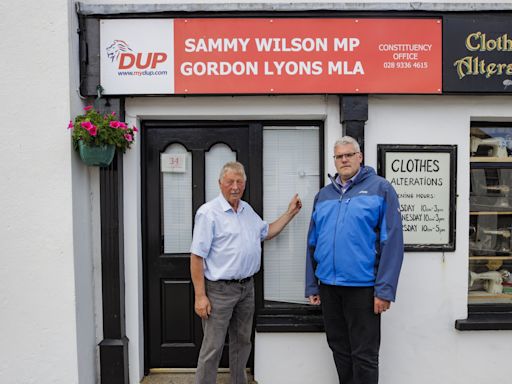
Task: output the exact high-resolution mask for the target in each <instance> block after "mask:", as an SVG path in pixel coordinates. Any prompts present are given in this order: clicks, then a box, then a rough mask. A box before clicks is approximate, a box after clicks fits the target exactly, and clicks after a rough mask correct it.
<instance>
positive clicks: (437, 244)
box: [377, 144, 457, 251]
mask: <svg viewBox="0 0 512 384" xmlns="http://www.w3.org/2000/svg"><path fill="white" fill-rule="evenodd" d="M377 150H378V166H377V170H378V173H379V174H380V175H381V176H383V177H385V178H386V179H387V180H388V181H389V182H390V183H391V184H392V185H393V187H394V188H395V190H396V192H397V194H398V198H399V200H400V209H401V212H402V226H403V231H404V243H405V250H406V251H454V250H455V208H456V200H455V195H456V163H457V161H456V160H457V146H456V145H387V144H386V145H378V146H377Z"/></svg>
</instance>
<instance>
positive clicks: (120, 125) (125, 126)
mask: <svg viewBox="0 0 512 384" xmlns="http://www.w3.org/2000/svg"><path fill="white" fill-rule="evenodd" d="M119 128H121V129H126V128H128V126H127V125H126V124H125V123H121V122H119Z"/></svg>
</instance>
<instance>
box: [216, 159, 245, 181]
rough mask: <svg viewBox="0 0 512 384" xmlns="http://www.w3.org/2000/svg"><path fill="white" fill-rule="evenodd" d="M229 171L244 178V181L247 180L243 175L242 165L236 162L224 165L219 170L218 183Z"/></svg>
mask: <svg viewBox="0 0 512 384" xmlns="http://www.w3.org/2000/svg"><path fill="white" fill-rule="evenodd" d="M229 171H232V172H235V173H238V174H240V175H242V176H243V177H244V181H246V180H247V176H246V175H245V168H244V165H243V164H242V163H239V162H238V161H230V162H228V163H226V164H224V166H223V167H222V169H221V170H220V174H219V181H220V180H222V178H223V177H224V175H225V174H226V172H229Z"/></svg>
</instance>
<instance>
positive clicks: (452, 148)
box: [377, 144, 457, 252]
mask: <svg viewBox="0 0 512 384" xmlns="http://www.w3.org/2000/svg"><path fill="white" fill-rule="evenodd" d="M396 152H400V153H410V154H411V155H413V154H414V153H422V154H424V153H448V154H449V157H450V160H449V161H450V164H449V180H450V187H449V194H450V196H449V215H448V242H446V243H443V244H438V243H428V242H426V243H415V244H409V243H405V244H404V249H405V251H407V252H430V251H434V252H453V251H455V240H456V212H457V199H456V197H457V146H456V145H420V144H378V145H377V172H378V174H379V175H380V176H382V177H384V178H386V160H387V155H388V154H389V153H396Z"/></svg>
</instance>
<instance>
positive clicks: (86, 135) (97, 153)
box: [68, 106, 137, 167]
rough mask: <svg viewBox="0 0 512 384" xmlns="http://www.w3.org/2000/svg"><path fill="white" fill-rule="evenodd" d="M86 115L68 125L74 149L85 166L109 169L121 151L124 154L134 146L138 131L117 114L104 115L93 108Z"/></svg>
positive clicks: (88, 107) (78, 117) (87, 108)
mask: <svg viewBox="0 0 512 384" xmlns="http://www.w3.org/2000/svg"><path fill="white" fill-rule="evenodd" d="M84 111H85V113H84V114H82V115H78V116H76V117H75V121H74V122H73V121H70V122H69V125H68V129H71V130H72V138H73V145H74V147H75V149H76V150H77V151H78V152H79V154H80V158H81V159H82V160H83V162H84V163H85V164H87V165H90V166H99V167H108V166H109V165H110V163H111V162H112V159H113V158H114V155H115V153H116V150H117V149H118V150H119V151H121V152H122V153H124V152H125V151H126V150H127V149H128V148H130V146H131V145H132V144H133V141H134V139H135V132H137V128H136V127H132V128H129V127H128V126H127V125H126V123H124V122H122V121H119V120H117V118H116V114H115V113H114V112H112V113H109V114H104V115H102V114H100V113H99V112H98V111H96V110H95V109H94V107H93V106H87V107H85V108H84Z"/></svg>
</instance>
